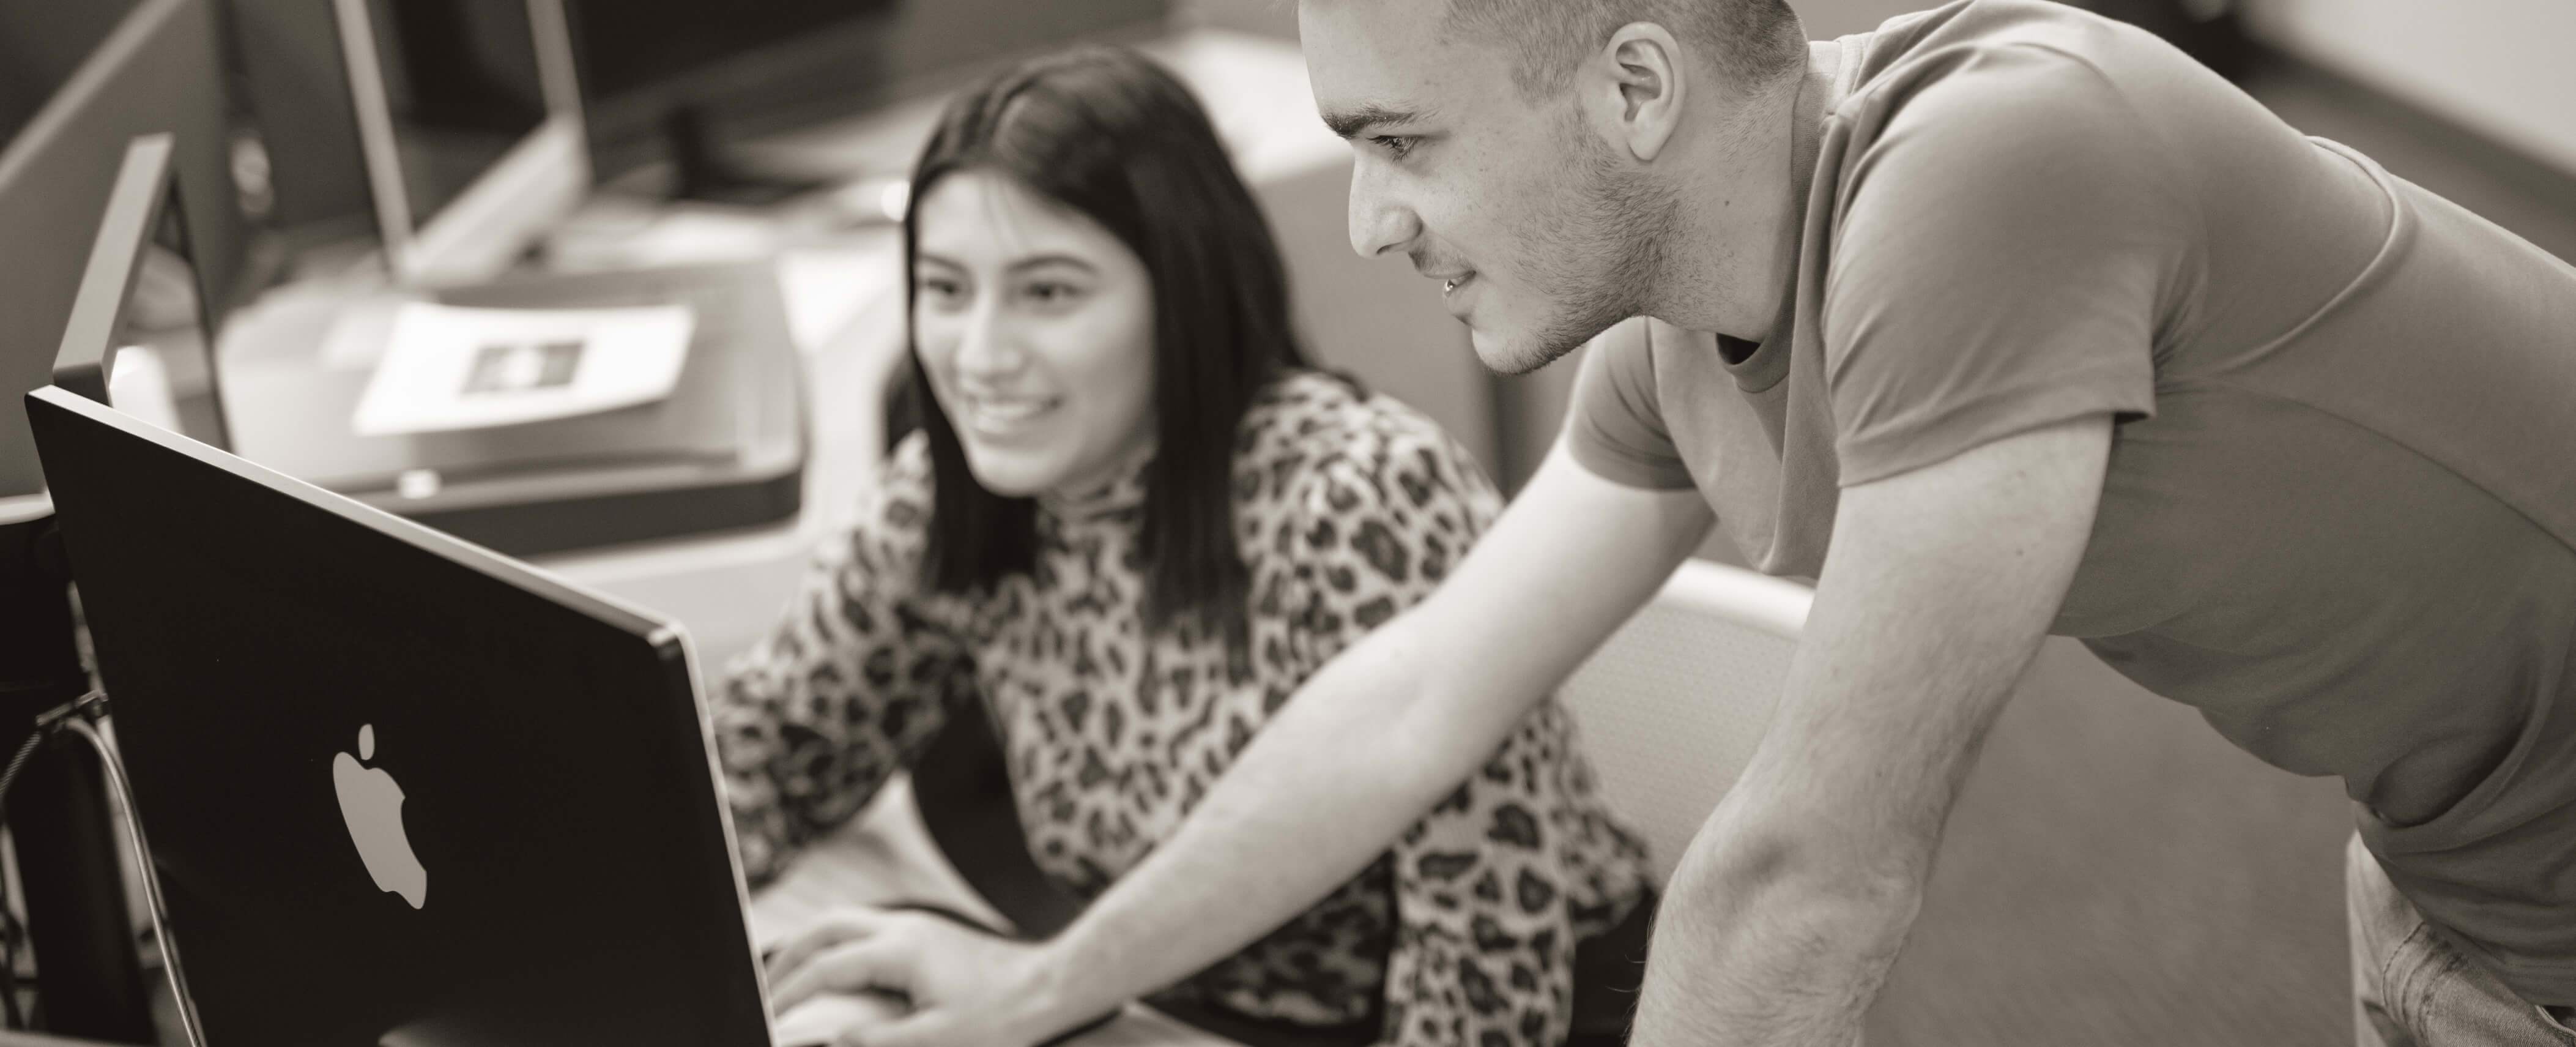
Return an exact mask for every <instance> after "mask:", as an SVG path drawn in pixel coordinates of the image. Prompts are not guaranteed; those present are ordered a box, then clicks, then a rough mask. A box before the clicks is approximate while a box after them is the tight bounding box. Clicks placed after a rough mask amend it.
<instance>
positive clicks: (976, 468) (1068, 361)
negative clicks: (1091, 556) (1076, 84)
mask: <svg viewBox="0 0 2576 1047" xmlns="http://www.w3.org/2000/svg"><path fill="white" fill-rule="evenodd" d="M913 207H914V211H913V230H914V237H915V243H914V264H913V272H912V280H913V292H914V294H913V311H912V333H913V344H914V345H915V346H916V347H917V349H918V350H919V352H920V354H921V363H922V368H923V370H925V371H927V372H929V374H930V386H931V391H932V394H933V395H935V396H937V397H938V398H939V406H940V408H941V409H942V410H944V411H945V412H947V415H948V419H949V422H950V423H951V424H952V425H954V426H955V427H956V429H957V439H958V441H959V442H960V443H962V444H964V445H965V449H966V464H967V467H968V468H969V469H971V470H973V472H974V474H975V480H976V482H978V483H981V484H983V485H984V487H985V488H986V489H987V490H990V491H992V492H993V493H995V494H999V495H1003V496H1006V497H1020V496H1027V495H1036V494H1042V493H1057V494H1067V495H1071V494H1080V493H1084V492H1087V491H1090V490H1093V489H1096V488H1098V487H1099V486H1101V485H1103V484H1106V483H1108V482H1109V481H1111V480H1112V479H1115V478H1116V476H1117V474H1118V472H1119V471H1120V469H1121V468H1122V467H1124V466H1126V465H1127V464H1128V463H1130V462H1132V461H1134V460H1135V459H1136V458H1138V457H1140V456H1142V455H1145V454H1148V453H1151V448H1152V447H1153V442H1154V401H1153V394H1154V288H1153V282H1152V279H1151V278H1150V277H1149V276H1148V275H1147V274H1146V272H1145V265H1144V263H1143V262H1142V261H1141V260H1139V259H1138V258H1137V257H1136V255H1135V252H1132V251H1129V250H1128V249H1127V245H1126V244H1124V243H1121V242H1119V240H1118V238H1117V237H1116V236H1113V235H1111V234H1110V232H1109V231H1108V230H1106V229H1103V228H1101V227H1100V225H1099V224H1098V223H1096V222H1093V221H1092V220H1091V219H1090V218H1088V217H1085V216H1084V215H1081V214H1079V213H1076V212H1075V211H1073V210H1071V209H1070V208H1066V207H1064V206H1062V205H1060V204H1057V203H1055V202H1053V201H1051V200H1048V199H1046V198H1044V197H1041V196H1039V195H1037V194H1036V193H1035V192H1032V191H1030V190H1029V189H1028V188H1027V187H1025V186H1023V185H1021V184H1020V183H1019V181H1018V180H1016V179H1013V178H1011V177H1010V176H1008V175H1003V174H997V173H993V172H990V171H982V170H966V171H959V172H957V173H954V174H951V175H948V176H947V177H944V178H941V179H939V180H938V181H937V182H935V183H933V185H932V187H931V190H930V192H929V193H928V194H927V195H925V196H923V197H922V198H921V199H919V200H916V201H914V202H913Z"/></svg>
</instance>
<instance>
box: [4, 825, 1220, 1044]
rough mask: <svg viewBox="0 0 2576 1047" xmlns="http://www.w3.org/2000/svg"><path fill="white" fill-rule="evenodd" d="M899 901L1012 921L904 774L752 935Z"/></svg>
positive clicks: (1173, 1035) (1152, 1024)
mask: <svg viewBox="0 0 2576 1047" xmlns="http://www.w3.org/2000/svg"><path fill="white" fill-rule="evenodd" d="M894 902H930V903H936V904H939V905H944V906H947V907H949V908H951V909H954V910H956V911H958V912H960V913H964V914H966V915H969V916H972V917H975V918H976V919H979V920H983V921H985V922H987V923H990V924H992V925H994V926H1008V925H1009V923H1010V921H1009V920H1007V919H1004V918H1003V916H1002V914H1001V913H999V912H995V911H994V910H993V908H992V907H991V906H990V905H987V904H985V903H984V900H983V899H982V898H980V897H978V896H976V894H975V891H974V889H973V888H971V887H968V886H967V885H966V880H965V878H964V877H962V876H960V875H958V873H957V870H955V869H953V868H951V867H950V866H949V865H948V862H947V860H946V859H944V858H942V857H941V856H940V854H939V846H938V844H936V843H933V842H932V841H931V839H930V832H929V830H928V829H926V828H924V827H923V826H922V824H921V817H920V815H919V814H918V813H917V812H916V810H915V808H914V807H913V803H912V788H911V782H910V780H909V779H907V778H904V777H902V776H897V777H896V778H895V779H894V780H892V781H890V782H888V783H887V784H886V787H885V788H884V789H883V790H881V791H880V792H879V793H878V794H877V798H876V800H875V801H874V802H873V803H871V804H870V805H869V807H868V810H867V811H866V813H864V814H862V815H860V816H859V817H858V818H857V819H856V820H854V821H853V822H851V824H850V826H849V827H848V828H847V829H844V830H842V831H841V832H839V833H836V834H834V835H832V836H831V837H829V838H827V839H825V840H824V841H823V842H821V843H819V844H817V845H816V846H814V847H813V848H811V849H809V850H807V851H806V852H805V853H804V854H803V855H801V856H799V857H798V858H797V860H796V861H795V862H794V864H792V865H790V866H789V867H788V869H787V871H786V872H785V873H784V874H782V875H780V876H779V878H778V879H777V880H776V881H774V882H772V883H771V884H770V885H769V886H767V887H765V888H763V889H761V891H760V892H759V893H758V894H756V895H754V896H753V898H752V902H751V934H752V940H753V941H755V942H758V943H760V944H761V945H763V946H764V947H765V946H766V945H768V944H769V943H771V942H775V941H778V940H780V939H782V938H785V937H786V936H788V935H791V934H794V933H795V932H796V931H797V929H799V928H801V927H803V926H805V925H807V924H808V923H810V922H812V921H813V920H814V919H815V918H816V917H819V916H821V915H822V914H823V913H825V912H827V911H829V910H831V909H833V908H835V907H839V906H851V905H869V904H887V903H894ZM0 1047H7V1045H6V1044H5V1043H0ZM1070 1047H1236V1045H1235V1044H1234V1043H1233V1041H1230V1040H1227V1039H1224V1038H1223V1037H1219V1036H1216V1035H1213V1034H1210V1033H1205V1032H1201V1031H1199V1030H1197V1029H1195V1028H1192V1027H1190V1026H1187V1025H1183V1024H1181V1023H1179V1022H1177V1021H1174V1020H1172V1019H1170V1018H1168V1017H1165V1016H1163V1015H1162V1014H1160V1013H1158V1012H1156V1011H1154V1010H1153V1009H1152V1008H1150V1007H1146V1006H1144V1005H1142V1004H1134V1003H1131V1004H1128V1005H1127V1009H1126V1012H1125V1013H1124V1014H1121V1015H1120V1016H1119V1017H1118V1019H1117V1020H1116V1021H1113V1022H1110V1023H1109V1024H1107V1025H1104V1026H1101V1027H1100V1028H1098V1029H1095V1030H1092V1031H1091V1032H1088V1033H1084V1034H1083V1035H1082V1036H1080V1037H1077V1038H1075V1039H1074V1040H1072V1041H1071V1044H1070Z"/></svg>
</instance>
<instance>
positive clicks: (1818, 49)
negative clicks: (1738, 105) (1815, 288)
mask: <svg viewBox="0 0 2576 1047" xmlns="http://www.w3.org/2000/svg"><path fill="white" fill-rule="evenodd" d="M1840 54H1841V51H1840V49H1839V48H1838V47H1836V46H1835V45H1834V44H1832V43H1830V42H1827V43H1820V44H1816V45H1814V46H1812V47H1811V48H1810V51H1809V59H1808V63H1809V64H1808V70H1807V73H1806V75H1805V76H1803V77H1802V78H1801V79H1800V81H1799V82H1798V83H1797V84H1791V85H1785V86H1782V87H1780V88H1776V89H1774V90H1772V91H1770V92H1767V93H1766V94H1765V95H1764V96H1763V97H1761V98H1759V99H1754V100H1751V101H1750V102H1749V106H1750V110H1749V111H1745V110H1738V111H1737V112H1735V113H1726V114H1719V115H1718V116H1716V117H1715V118H1713V119H1712V121H1711V123H1712V126H1711V127H1710V128H1709V129H1708V131H1707V133H1705V134H1704V135H1702V136H1701V140H1702V141H1703V142H1704V143H1705V147H1704V149H1703V150H1701V152H1702V157H1698V158H1693V160H1692V162H1691V163H1690V164H1689V166H1688V167H1686V168H1685V169H1684V171H1683V172H1682V173H1680V174H1678V175H1677V177H1678V178H1679V179H1680V185H1681V195H1680V199H1681V205H1680V213H1679V215H1678V216H1677V217H1678V219H1679V220H1678V222H1677V223H1676V224H1677V228H1676V230H1675V232H1676V234H1677V235H1676V236H1675V237H1674V243H1673V244H1672V245H1671V246H1670V247H1669V248H1668V249H1667V251H1666V255H1665V257H1666V258H1667V260H1668V261H1667V264H1666V265H1665V267H1664V270H1663V274H1664V275H1663V278H1662V279H1660V280H1658V281H1657V287H1656V289H1655V294H1654V296H1653V301H1652V306H1653V307H1652V308H1650V309H1649V310H1648V312H1649V313H1650V314H1651V315H1653V316H1655V317H1656V318H1658V319H1661V320H1664V321H1666V322H1669V323H1671V324H1674V325H1675V326H1678V327H1682V328H1684V329H1687V330H1693V331H1706V332H1711V333H1715V334H1724V335H1730V336H1733V337H1736V338H1741V339H1744V340H1746V341H1755V342H1758V341H1760V340H1762V339H1763V338H1765V337H1767V336H1768V335H1769V334H1770V333H1771V330H1772V328H1773V326H1774V325H1775V323H1776V321H1777V320H1778V318H1779V312H1780V303H1781V302H1782V300H1783V299H1784V298H1786V297H1787V294H1788V291H1789V287H1790V283H1791V281H1793V280H1794V279H1795V278H1796V276H1797V264H1798V244H1799V239H1800V235H1801V232H1802V227H1803V226H1804V224H1805V222H1804V217H1805V211H1806V209H1805V192H1806V189H1807V177H1806V176H1808V175H1811V174H1812V172H1801V171H1798V170H1796V169H1795V168H1796V166H1797V165H1798V164H1800V163H1805V164H1808V165H1810V166H1812V164H1813V160H1814V158H1813V155H1812V153H1811V152H1808V153H1806V155H1804V156H1802V155H1801V153H1802V150H1800V149H1799V143H1800V142H1813V141H1815V139H1816V135H1817V133H1818V130H1819V128H1818V127H1815V126H1805V125H1814V124H1821V123H1822V122H1823V119H1824V116H1823V112H1822V108H1821V107H1820V106H1818V105H1814V104H1810V103H1811V102H1814V101H1817V100H1818V99H1811V98H1809V97H1807V96H1808V95H1811V94H1816V93H1818V92H1820V91H1821V90H1822V89H1823V88H1824V87H1825V86H1826V85H1830V84H1831V83H1832V82H1833V77H1834V74H1835V72H1836V69H1835V66H1836V65H1837V64H1838V59H1839V56H1840Z"/></svg>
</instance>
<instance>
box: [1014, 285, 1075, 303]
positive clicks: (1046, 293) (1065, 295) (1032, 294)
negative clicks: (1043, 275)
mask: <svg viewBox="0 0 2576 1047" xmlns="http://www.w3.org/2000/svg"><path fill="white" fill-rule="evenodd" d="M1021 293H1022V294H1024V295H1026V296H1027V297H1028V299H1029V301H1032V302H1035V303H1037V304H1039V305H1063V304H1066V303H1068V302H1071V301H1073V300H1074V299H1076V298H1079V297H1081V296H1082V290H1081V289H1080V288H1077V287H1075V286H1073V285H1072V284H1068V283H1060V282H1058V281H1054V280H1040V281H1037V282H1035V283H1032V284H1030V285H1028V287H1027V288H1026V289H1025V290H1023V291H1022V292H1021Z"/></svg>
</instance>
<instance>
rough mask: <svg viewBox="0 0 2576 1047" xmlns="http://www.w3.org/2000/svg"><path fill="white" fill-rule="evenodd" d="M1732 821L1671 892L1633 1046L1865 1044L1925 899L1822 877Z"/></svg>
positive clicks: (1715, 825) (1858, 879) (1908, 886)
mask: <svg viewBox="0 0 2576 1047" xmlns="http://www.w3.org/2000/svg"><path fill="white" fill-rule="evenodd" d="M1728 820H1729V819H1728V818H1726V817H1725V815H1723V814H1721V816H1720V817H1719V818H1717V819H1715V820H1713V821H1712V824H1711V825H1710V826H1709V827H1708V830H1707V831H1703V832H1702V833H1701V834H1700V838H1699V840H1698V841H1697V842H1696V843H1695V844H1694V845H1693V846H1692V848H1691V851H1690V853H1689V854H1688V855H1686V856H1685V857H1684V859H1683V861H1682V863H1681V867H1680V868H1678V869H1676V870H1674V874H1673V880H1672V882H1671V883H1670V884H1668V885H1667V886H1666V891H1665V894H1664V898H1663V901H1662V903H1661V906H1660V908H1659V911H1658V912H1657V915H1656V920H1655V935H1654V940H1653V944H1652V945H1651V947H1650V951H1649V952H1648V954H1647V955H1648V956H1649V957H1650V958H1651V961H1652V962H1650V963H1649V964H1648V965H1647V968H1646V980H1645V986H1644V992H1643V995H1642V997H1641V999H1640V1000H1639V1003H1638V1009H1637V1023H1636V1030H1635V1035H1634V1037H1633V1042H1635V1043H1638V1044H1653V1045H1678V1044H1692V1045H1699V1044H1761V1045H1766V1047H1768V1045H1783V1047H1786V1045H1797V1047H1811V1045H1812V1047H1823V1045H1833V1047H1844V1045H1849V1044H1856V1043H1859V1042H1860V1035H1861V1016H1862V1014H1863V1013H1864V1012H1865V1011H1866V1009H1867V1008H1868V1006H1869V1001H1870V1000H1871V999H1872V998H1873V997H1875V996H1876V995H1877V993H1878V987H1879V984H1880V982H1882V981H1883V980H1884V979H1885V978H1886V976H1887V969H1888V966H1889V964H1890V963H1892V962H1893V961H1894V960H1895V958H1896V953H1897V950H1898V947H1899V946H1900V945H1901V944H1902V943H1903V941H1904V938H1905V932H1906V929H1907V928H1908V927H1909V926H1910V925H1911V924H1912V922H1913V919H1914V913H1915V908H1916V905H1917V903H1918V902H1919V900H1920V897H1921V894H1920V891H1919V889H1918V888H1917V887H1916V886H1915V885H1914V884H1912V883H1911V882H1908V881H1906V880H1904V879H1902V878H1883V879H1870V878H1867V877H1865V876H1863V875H1860V874H1857V873H1854V872H1853V871H1851V870H1847V869H1845V870H1835V869H1829V868H1821V867H1818V866H1817V865H1816V863H1814V862H1813V861H1812V860H1811V859H1808V858H1804V857H1801V856H1799V855H1798V854H1796V852H1795V849H1794V845H1785V844H1772V843H1764V842H1757V840H1756V839H1755V837H1756V836H1758V835H1759V834H1758V833H1738V832H1731V831H1729V830H1728V828H1727V827H1726V825H1725V824H1724V823H1726V822H1727V821H1728Z"/></svg>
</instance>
